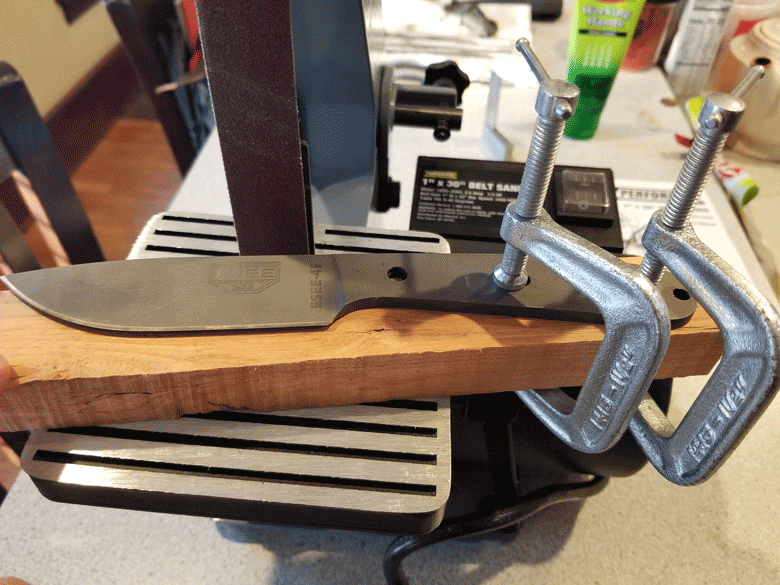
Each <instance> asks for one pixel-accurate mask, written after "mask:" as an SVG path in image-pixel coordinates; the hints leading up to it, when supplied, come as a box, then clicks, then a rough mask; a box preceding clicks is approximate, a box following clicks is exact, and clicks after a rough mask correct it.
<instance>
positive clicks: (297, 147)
mask: <svg viewBox="0 0 780 585" xmlns="http://www.w3.org/2000/svg"><path fill="white" fill-rule="evenodd" d="M197 6H198V19H199V22H200V35H201V45H202V47H203V57H204V61H205V64H206V75H207V78H208V83H209V88H210V90H211V99H212V102H213V104H214V115H215V118H216V122H217V132H218V133H219V142H220V146H221V148H222V158H223V160H224V164H225V175H226V176H227V184H228V191H229V192H230V204H231V207H232V209H233V216H234V221H235V224H236V233H237V235H238V247H239V251H240V253H241V254H242V255H256V254H309V253H310V252H311V250H312V249H313V245H312V242H310V234H309V229H308V217H307V214H308V211H307V202H306V193H305V190H304V180H303V172H304V170H303V161H302V157H301V136H300V127H299V114H298V104H297V99H296V86H295V60H294V56H293V38H292V22H291V17H290V0H262V1H261V2H258V1H257V0H198V2H197Z"/></svg>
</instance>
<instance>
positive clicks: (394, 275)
mask: <svg viewBox="0 0 780 585" xmlns="http://www.w3.org/2000/svg"><path fill="white" fill-rule="evenodd" d="M408 276H409V273H408V272H407V271H406V269H405V268H401V267H400V266H393V267H392V268H391V269H390V270H388V271H387V278H389V279H390V280H394V281H396V282H401V281H403V280H406V279H407V277H408Z"/></svg>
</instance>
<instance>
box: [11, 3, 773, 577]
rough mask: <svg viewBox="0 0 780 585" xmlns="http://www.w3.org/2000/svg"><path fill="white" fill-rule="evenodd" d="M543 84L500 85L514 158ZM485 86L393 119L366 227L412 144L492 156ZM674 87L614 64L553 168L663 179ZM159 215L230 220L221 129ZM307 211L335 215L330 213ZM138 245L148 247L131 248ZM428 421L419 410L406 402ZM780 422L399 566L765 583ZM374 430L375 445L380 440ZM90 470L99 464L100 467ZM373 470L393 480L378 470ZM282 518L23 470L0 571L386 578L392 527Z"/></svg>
mask: <svg viewBox="0 0 780 585" xmlns="http://www.w3.org/2000/svg"><path fill="white" fill-rule="evenodd" d="M571 8H572V7H571V3H570V2H567V3H565V10H564V14H563V15H562V16H561V18H560V19H559V20H558V21H556V22H554V23H543V24H536V23H535V24H534V26H533V33H534V36H535V38H536V39H539V41H540V42H537V43H536V45H537V47H538V53H539V56H540V59H541V60H542V61H543V62H544V63H546V64H549V69H550V71H549V72H550V74H551V75H553V76H563V68H564V65H565V51H566V45H567V34H568V26H569V23H570V18H571ZM518 59H520V57H519V56H518ZM521 85H522V84H521ZM535 93H536V88H535V87H531V86H530V84H529V85H528V87H522V86H521V87H505V88H503V90H502V91H501V94H500V102H499V108H498V112H497V123H496V126H497V128H498V129H499V130H500V131H501V133H502V135H503V136H504V138H506V139H507V140H508V141H509V142H510V143H511V144H512V145H513V148H512V151H511V153H510V155H509V157H510V158H511V159H512V160H517V161H523V160H524V158H525V156H526V154H527V151H528V141H529V138H530V136H531V132H532V130H533V121H534V113H533V99H534V96H535ZM487 94H488V88H487V86H486V85H480V84H472V87H470V88H469V89H468V90H467V91H466V93H465V94H464V105H463V109H464V112H465V114H464V119H463V127H462V129H461V131H460V132H453V134H452V137H451V138H450V140H449V141H447V142H445V143H436V142H434V141H433V138H432V137H431V135H430V132H429V131H424V130H419V129H412V128H404V127H397V128H395V129H394V130H393V132H392V135H391V144H390V148H391V157H390V175H391V176H392V177H393V179H394V180H397V181H400V183H401V186H402V187H401V189H402V191H401V205H400V207H399V208H396V209H392V210H390V211H389V212H387V213H382V214H379V213H374V212H371V213H370V214H369V220H368V227H369V228H371V229H373V230H380V231H381V230H387V229H406V228H408V226H409V217H410V213H411V198H412V196H411V191H410V187H409V185H411V184H413V182H414V173H415V168H416V163H417V156H419V155H429V156H437V157H458V158H473V159H490V158H493V155H492V154H491V152H492V151H491V150H490V148H489V146H488V145H486V141H485V139H484V137H483V133H482V126H483V123H484V119H485V102H486V100H487ZM670 96H671V91H670V89H669V87H668V85H667V84H666V81H665V79H664V77H663V75H662V73H661V72H660V71H659V70H657V69H653V70H650V71H647V72H643V73H630V74H627V73H621V74H620V75H618V77H617V79H616V82H615V85H614V87H613V90H612V94H611V96H610V98H609V101H608V102H607V106H606V109H605V111H604V113H603V115H602V122H601V126H600V128H599V130H598V132H597V134H596V136H595V137H594V138H593V139H592V140H589V141H586V142H577V141H572V140H568V139H564V141H563V143H562V145H561V149H560V151H559V155H558V159H557V163H558V164H561V165H573V166H574V165H578V166H593V167H608V168H611V169H612V170H613V172H614V176H615V183H616V186H617V188H618V190H619V191H620V190H621V189H622V190H623V192H624V193H625V192H628V191H629V190H631V189H634V190H641V189H645V190H651V191H663V190H664V189H665V188H666V189H668V188H669V187H670V186H671V184H672V183H673V182H674V180H675V178H676V176H677V173H678V172H679V169H680V166H681V164H682V160H683V157H684V155H685V149H684V148H682V147H681V146H679V145H677V144H676V143H675V141H674V134H675V133H683V134H685V133H687V122H686V120H685V119H684V117H683V114H682V112H681V111H680V110H679V109H678V108H674V107H669V106H666V105H664V104H663V103H662V101H661V100H662V99H663V98H668V97H670ZM409 145H413V148H410V147H409ZM626 201H627V199H626ZM619 202H620V200H619ZM632 204H633V203H632ZM701 205H702V206H703V209H705V211H706V214H707V217H708V218H709V219H708V220H707V226H704V227H703V228H702V229H698V227H697V230H698V231H699V235H700V237H701V238H702V239H703V240H704V241H705V243H707V244H708V245H709V246H711V247H712V248H713V249H714V250H715V251H716V252H717V253H718V254H720V255H721V256H722V257H723V258H724V259H725V260H726V261H728V262H729V263H731V264H732V265H733V266H734V267H735V268H736V269H737V270H738V271H740V272H742V273H743V274H745V275H747V276H748V277H749V278H751V279H752V280H753V281H754V282H755V283H756V285H757V286H758V287H759V288H760V289H761V290H762V292H764V293H765V294H767V296H769V295H771V294H772V292H771V287H769V285H768V283H767V282H766V280H765V278H764V276H763V274H762V273H761V270H760V267H759V265H758V262H757V260H756V258H755V255H754V254H753V252H752V250H751V248H750V245H749V243H748V241H747V239H746V238H745V235H744V233H743V231H742V229H741V227H740V225H739V221H738V219H737V218H736V216H735V214H734V212H733V210H732V209H731V206H730V204H729V202H728V199H727V196H726V195H725V194H724V193H723V191H722V190H721V189H720V187H719V186H718V185H717V184H716V183H715V182H714V181H711V182H710V183H709V184H708V185H707V187H706V195H705V197H704V201H703V202H702V204H701ZM635 207H639V206H638V205H635ZM169 213H170V214H179V215H184V216H186V215H191V216H193V217H200V216H229V215H230V202H229V199H228V194H227V184H226V181H225V176H224V171H223V169H222V161H221V154H220V148H219V138H218V136H217V134H216V133H214V134H212V136H211V138H210V139H209V140H208V142H207V143H206V145H205V147H204V149H203V150H202V151H201V153H200V155H199V156H198V158H197V159H196V162H195V163H194V165H193V167H192V169H191V170H190V172H189V173H188V175H187V177H186V178H185V181H184V183H183V185H182V188H181V190H180V191H179V193H178V194H177V196H176V198H175V199H174V201H173V202H172V204H171V207H170V210H169ZM315 221H320V222H322V223H332V224H338V223H339V222H338V218H337V217H320V218H315ZM147 235H148V234H145V235H142V237H141V238H140V239H139V242H142V241H143V239H144V237H146V236H147ZM624 239H625V238H624ZM134 253H135V254H136V255H138V254H142V253H143V251H142V246H141V245H140V244H139V246H138V247H137V249H136V250H135V251H134ZM706 380H707V376H691V377H686V378H680V379H677V380H675V383H674V389H673V392H672V403H671V406H670V414H669V417H670V419H671V420H672V421H673V422H679V421H680V419H681V418H682V415H683V413H684V412H685V411H686V409H687V408H688V406H689V405H690V404H691V403H692V401H693V400H694V398H695V397H696V395H697V394H698V392H699V391H700V390H701V388H702V387H703V385H704V383H705V382H706ZM441 400H445V401H446V400H447V399H441ZM440 404H443V403H440ZM356 408H363V409H365V408H368V407H365V406H359V407H356ZM388 410H389V409H388ZM298 412H305V411H298ZM363 414H364V413H362V414H360V416H363ZM297 416H300V415H297ZM391 416H393V417H396V416H399V415H397V413H396V414H391ZM422 416H427V415H425V414H424V413H423V414H417V413H415V414H413V417H422ZM354 420H358V415H355V418H354ZM143 424H148V425H152V426H148V427H145V428H146V430H147V431H148V432H156V430H157V429H156V427H154V426H153V424H154V423H143ZM177 424H185V423H177ZM186 424H189V423H186ZM404 424H406V423H404ZM432 424H434V423H432ZM435 424H439V423H435ZM779 424H780V404H778V403H774V404H771V405H770V406H769V408H768V409H767V410H766V412H765V414H764V415H763V417H762V418H761V419H760V420H759V421H758V423H757V424H756V425H755V426H754V427H753V429H752V431H751V432H750V433H749V434H748V435H747V437H746V438H745V440H744V441H743V442H742V443H741V445H740V446H739V447H738V448H737V449H736V451H735V453H734V455H733V456H732V457H731V458H730V459H729V460H728V461H727V462H726V463H725V464H724V465H723V466H722V467H721V468H720V470H719V471H718V472H717V473H716V474H715V475H714V476H713V477H712V478H711V479H710V480H708V481H707V482H705V483H703V484H701V485H698V486H694V487H687V488H682V487H679V486H676V485H673V484H671V483H670V482H668V481H667V480H666V479H664V478H663V477H662V476H661V475H659V474H658V472H657V471H656V470H655V469H654V468H653V467H652V466H650V465H646V466H645V467H644V468H643V469H641V470H640V471H639V472H637V473H635V474H634V475H631V476H629V477H625V478H615V479H613V480H611V481H610V483H609V484H608V485H607V487H606V488H605V489H604V490H603V491H602V492H601V493H599V494H598V495H596V496H593V497H590V498H588V499H587V500H585V501H584V502H579V503H565V504H559V505H557V506H554V507H551V508H548V509H546V510H545V511H543V512H541V513H539V514H537V515H535V516H533V517H531V518H529V519H528V520H526V521H524V522H523V523H522V525H521V527H520V529H519V532H518V534H517V536H516V537H515V538H513V539H512V540H508V541H502V540H500V539H498V538H496V539H491V538H486V539H482V540H462V541H453V542H447V543H444V544H440V545H437V546H435V547H430V548H427V549H424V550H422V551H420V552H418V553H416V554H415V555H413V556H412V557H410V558H409V559H408V560H407V561H405V563H404V564H405V568H406V571H407V574H408V575H409V579H410V581H411V582H412V583H480V584H492V585H501V584H509V583H522V582H545V583H558V582H560V583H563V582H577V583H595V582H598V583H602V584H605V583H615V584H617V583H627V582H635V583H655V582H658V581H663V582H666V583H680V584H682V583H686V584H687V583H767V584H769V583H774V582H776V578H777V574H778V573H779V572H780V533H778V530H777V521H776V520H777V519H778V518H780V500H778V498H777V497H776V485H777V482H778V480H780V465H779V464H778V462H777V460H776V453H777V452H778V450H780V434H778V433H777V428H778V425H779ZM447 433H448V426H447V425H444V424H442V425H441V426H440V427H439V434H440V435H443V436H444V435H447ZM234 438H236V437H234ZM82 439H83V437H82ZM88 439H89V440H90V441H91V442H90V443H89V444H88V443H81V445H82V446H81V447H79V451H78V453H79V455H81V456H90V455H92V454H94V453H96V452H97V451H98V450H100V449H102V448H103V447H101V446H100V445H99V444H98V442H97V438H96V437H88ZM343 439H344V437H342V440H343ZM74 440H75V439H74ZM62 441H63V439H62V437H61V436H59V437H58V433H54V432H51V433H47V434H46V435H45V438H44V440H42V441H40V442H39V443H38V445H37V448H38V449H42V450H47V449H48V450H50V451H56V450H57V449H60V448H62ZM65 441H66V442H67V441H71V438H66V439H65ZM395 441H397V439H396V438H395V437H391V438H389V439H387V443H388V444H391V443H392V444H394V442H395ZM374 442H376V443H382V437H381V436H380V438H379V439H378V440H377V439H374ZM74 444H75V443H74ZM90 445H91V446H90ZM343 446H344V447H348V446H349V445H343ZM379 446H381V447H382V448H386V449H389V448H390V447H388V446H387V445H379ZM132 448H133V449H135V450H136V451H137V452H138V453H141V452H142V451H144V450H146V451H147V452H150V453H147V454H148V455H150V456H152V457H156V456H158V455H155V453H154V451H155V450H154V449H149V448H148V444H147V445H146V446H145V445H144V444H142V443H138V444H133V445H132ZM424 448H427V447H424V446H423V447H419V449H420V451H419V452H420V453H424ZM199 449H200V451H198V452H197V453H195V454H194V455H192V461H195V460H196V459H198V458H199V457H200V458H201V462H202V463H204V464H205V465H208V464H213V461H214V459H213V457H214V455H213V453H211V452H209V451H208V448H207V447H205V446H204V447H202V448H199ZM164 456H165V455H164V454H160V455H159V457H164ZM437 456H439V457H441V460H442V461H445V460H446V461H448V458H447V456H446V454H444V453H438V452H437ZM34 463H41V461H40V460H39V461H35V462H34ZM372 465H373V463H372ZM410 467H415V466H410ZM52 469H53V468H52ZM94 469H95V471H94V473H95V474H97V473H99V472H100V470H98V469H97V468H94ZM367 469H368V470H369V472H371V470H375V469H379V468H378V467H370V466H369V467H368V468H367ZM117 471H121V470H117ZM47 473H54V472H53V471H51V470H49V471H48V472H47ZM68 473H70V471H69V468H68V467H67V465H64V466H62V467H61V468H59V470H58V471H57V472H56V474H58V475H59V477H54V476H51V477H50V479H52V480H57V481H67V480H68V477H67V474H68ZM377 473H384V471H381V472H377ZM415 473H417V472H416V471H415ZM117 477H119V475H118V476H117ZM376 479H380V480H386V479H387V480H388V481H389V479H388V478H386V477H384V476H382V477H377V478H376ZM296 489H297V488H296ZM426 489H427V488H426ZM442 489H443V488H442ZM277 491H282V490H277ZM423 491H424V490H423ZM269 493H270V492H269ZM225 497H232V494H227V493H226V494H225ZM345 497H346V496H345ZM400 500H401V498H399V501H400ZM202 502H203V500H200V499H198V498H193V499H192V500H191V501H190V506H191V508H190V509H189V510H186V509H181V510H178V511H179V512H182V513H184V514H189V513H192V514H195V515H197V514H198V512H199V510H198V506H199V505H201V504H202ZM108 505H109V506H110V505H112V504H111V503H108ZM274 522H278V524H257V525H254V526H252V527H249V526H247V525H242V524H241V523H223V524H220V525H219V526H220V528H219V531H217V530H215V528H214V522H213V521H212V520H210V519H208V518H202V517H197V516H189V515H175V514H162V513H157V512H155V511H144V512H142V511H131V510H122V509H115V508H104V507H96V506H81V505H73V504H63V503H55V502H52V501H49V500H47V499H45V498H43V497H42V496H41V494H40V493H39V491H38V489H36V486H35V485H34V484H33V482H32V481H31V479H30V478H29V477H28V476H27V475H26V474H24V473H23V474H21V475H20V477H19V479H18V480H17V481H16V483H15V485H14V486H13V488H12V489H11V491H10V492H9V494H8V496H7V498H6V500H5V502H4V503H3V505H2V507H0V574H9V575H14V576H17V577H19V578H22V579H25V580H26V581H29V582H30V583H32V584H33V585H45V584H47V583H58V584H59V583H70V582H85V583H93V582H95V583H104V582H105V583H139V582H154V583H184V582H191V581H192V580H193V579H198V580H208V581H215V582H257V583H263V584H269V585H270V584H275V585H282V584H290V585H292V584H320V583H322V584H326V583H353V584H355V585H362V584H366V585H368V584H373V583H379V582H382V578H383V577H382V569H381V558H382V554H383V552H384V550H385V549H386V547H387V545H388V544H389V543H390V541H391V539H392V538H393V537H392V536H390V535H384V534H377V533H374V532H372V531H367V532H356V531H344V530H337V529H320V528H316V529H315V528H301V527H290V526H284V525H283V524H284V519H283V518H280V517H275V518H274ZM248 535H249V536H248ZM242 541H243V542H242ZM258 543H259V544H258Z"/></svg>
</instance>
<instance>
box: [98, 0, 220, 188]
mask: <svg viewBox="0 0 780 585" xmlns="http://www.w3.org/2000/svg"><path fill="white" fill-rule="evenodd" d="M103 5H104V6H105V8H106V10H107V11H108V14H109V16H110V17H111V20H112V22H113V23H114V27H115V28H116V30H117V32H118V33H119V37H120V38H121V40H122V44H123V46H124V48H125V51H127V54H128V55H129V56H130V59H131V61H132V62H133V66H134V67H135V70H136V73H137V74H138V77H139V78H140V80H141V82H142V83H143V86H144V88H145V89H146V93H147V94H148V96H149V99H150V100H151V102H152V106H153V107H154V110H155V112H156V114H157V118H158V119H159V120H160V123H161V124H162V127H163V130H164V131H165V135H166V137H167V138H168V143H169V144H170V147H171V150H172V151H173V155H174V157H175V158H176V163H177V164H178V165H179V170H180V171H181V173H182V175H184V174H185V173H186V172H187V169H189V167H190V164H191V163H192V161H193V159H194V158H195V155H196V154H197V153H198V152H199V151H200V149H201V147H202V146H203V143H204V142H205V140H206V138H207V137H208V135H209V133H210V131H211V129H212V128H213V127H214V115H213V112H212V109H211V101H210V98H209V95H208V87H207V85H206V82H205V81H199V82H197V83H194V84H192V85H185V86H181V87H178V88H176V89H175V90H173V91H168V92H164V93H160V94H158V93H157V92H156V91H155V90H156V89H157V88H158V87H159V86H161V85H163V84H167V83H169V82H171V81H176V80H177V79H178V78H179V77H181V75H182V74H183V73H184V64H186V62H187V61H186V59H187V58H188V56H189V44H188V43H187V42H186V40H185V39H186V35H185V34H184V33H183V32H182V30H181V27H180V26H179V22H178V19H177V18H176V11H175V8H174V5H173V2H172V1H171V0H103Z"/></svg>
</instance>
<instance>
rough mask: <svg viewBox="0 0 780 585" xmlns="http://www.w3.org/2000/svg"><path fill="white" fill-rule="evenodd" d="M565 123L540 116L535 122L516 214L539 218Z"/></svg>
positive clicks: (516, 205) (516, 204)
mask: <svg viewBox="0 0 780 585" xmlns="http://www.w3.org/2000/svg"><path fill="white" fill-rule="evenodd" d="M564 124H565V120H559V119H557V118H547V117H542V116H539V118H538V119H537V120H536V127H535V128H534V134H533V138H532V139H531V146H530V149H529V152H528V159H527V161H528V162H527V163H526V166H525V170H524V171H523V178H522V180H521V181H520V192H519V193H518V197H517V203H515V213H517V215H519V216H520V217H525V218H529V219H533V218H536V217H539V213H541V211H542V206H543V205H544V199H545V197H546V195H547V189H548V187H549V186H550V179H551V178H552V174H553V166H554V164H555V158H556V156H557V155H558V148H559V147H560V144H561V137H562V136H563V127H564Z"/></svg>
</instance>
